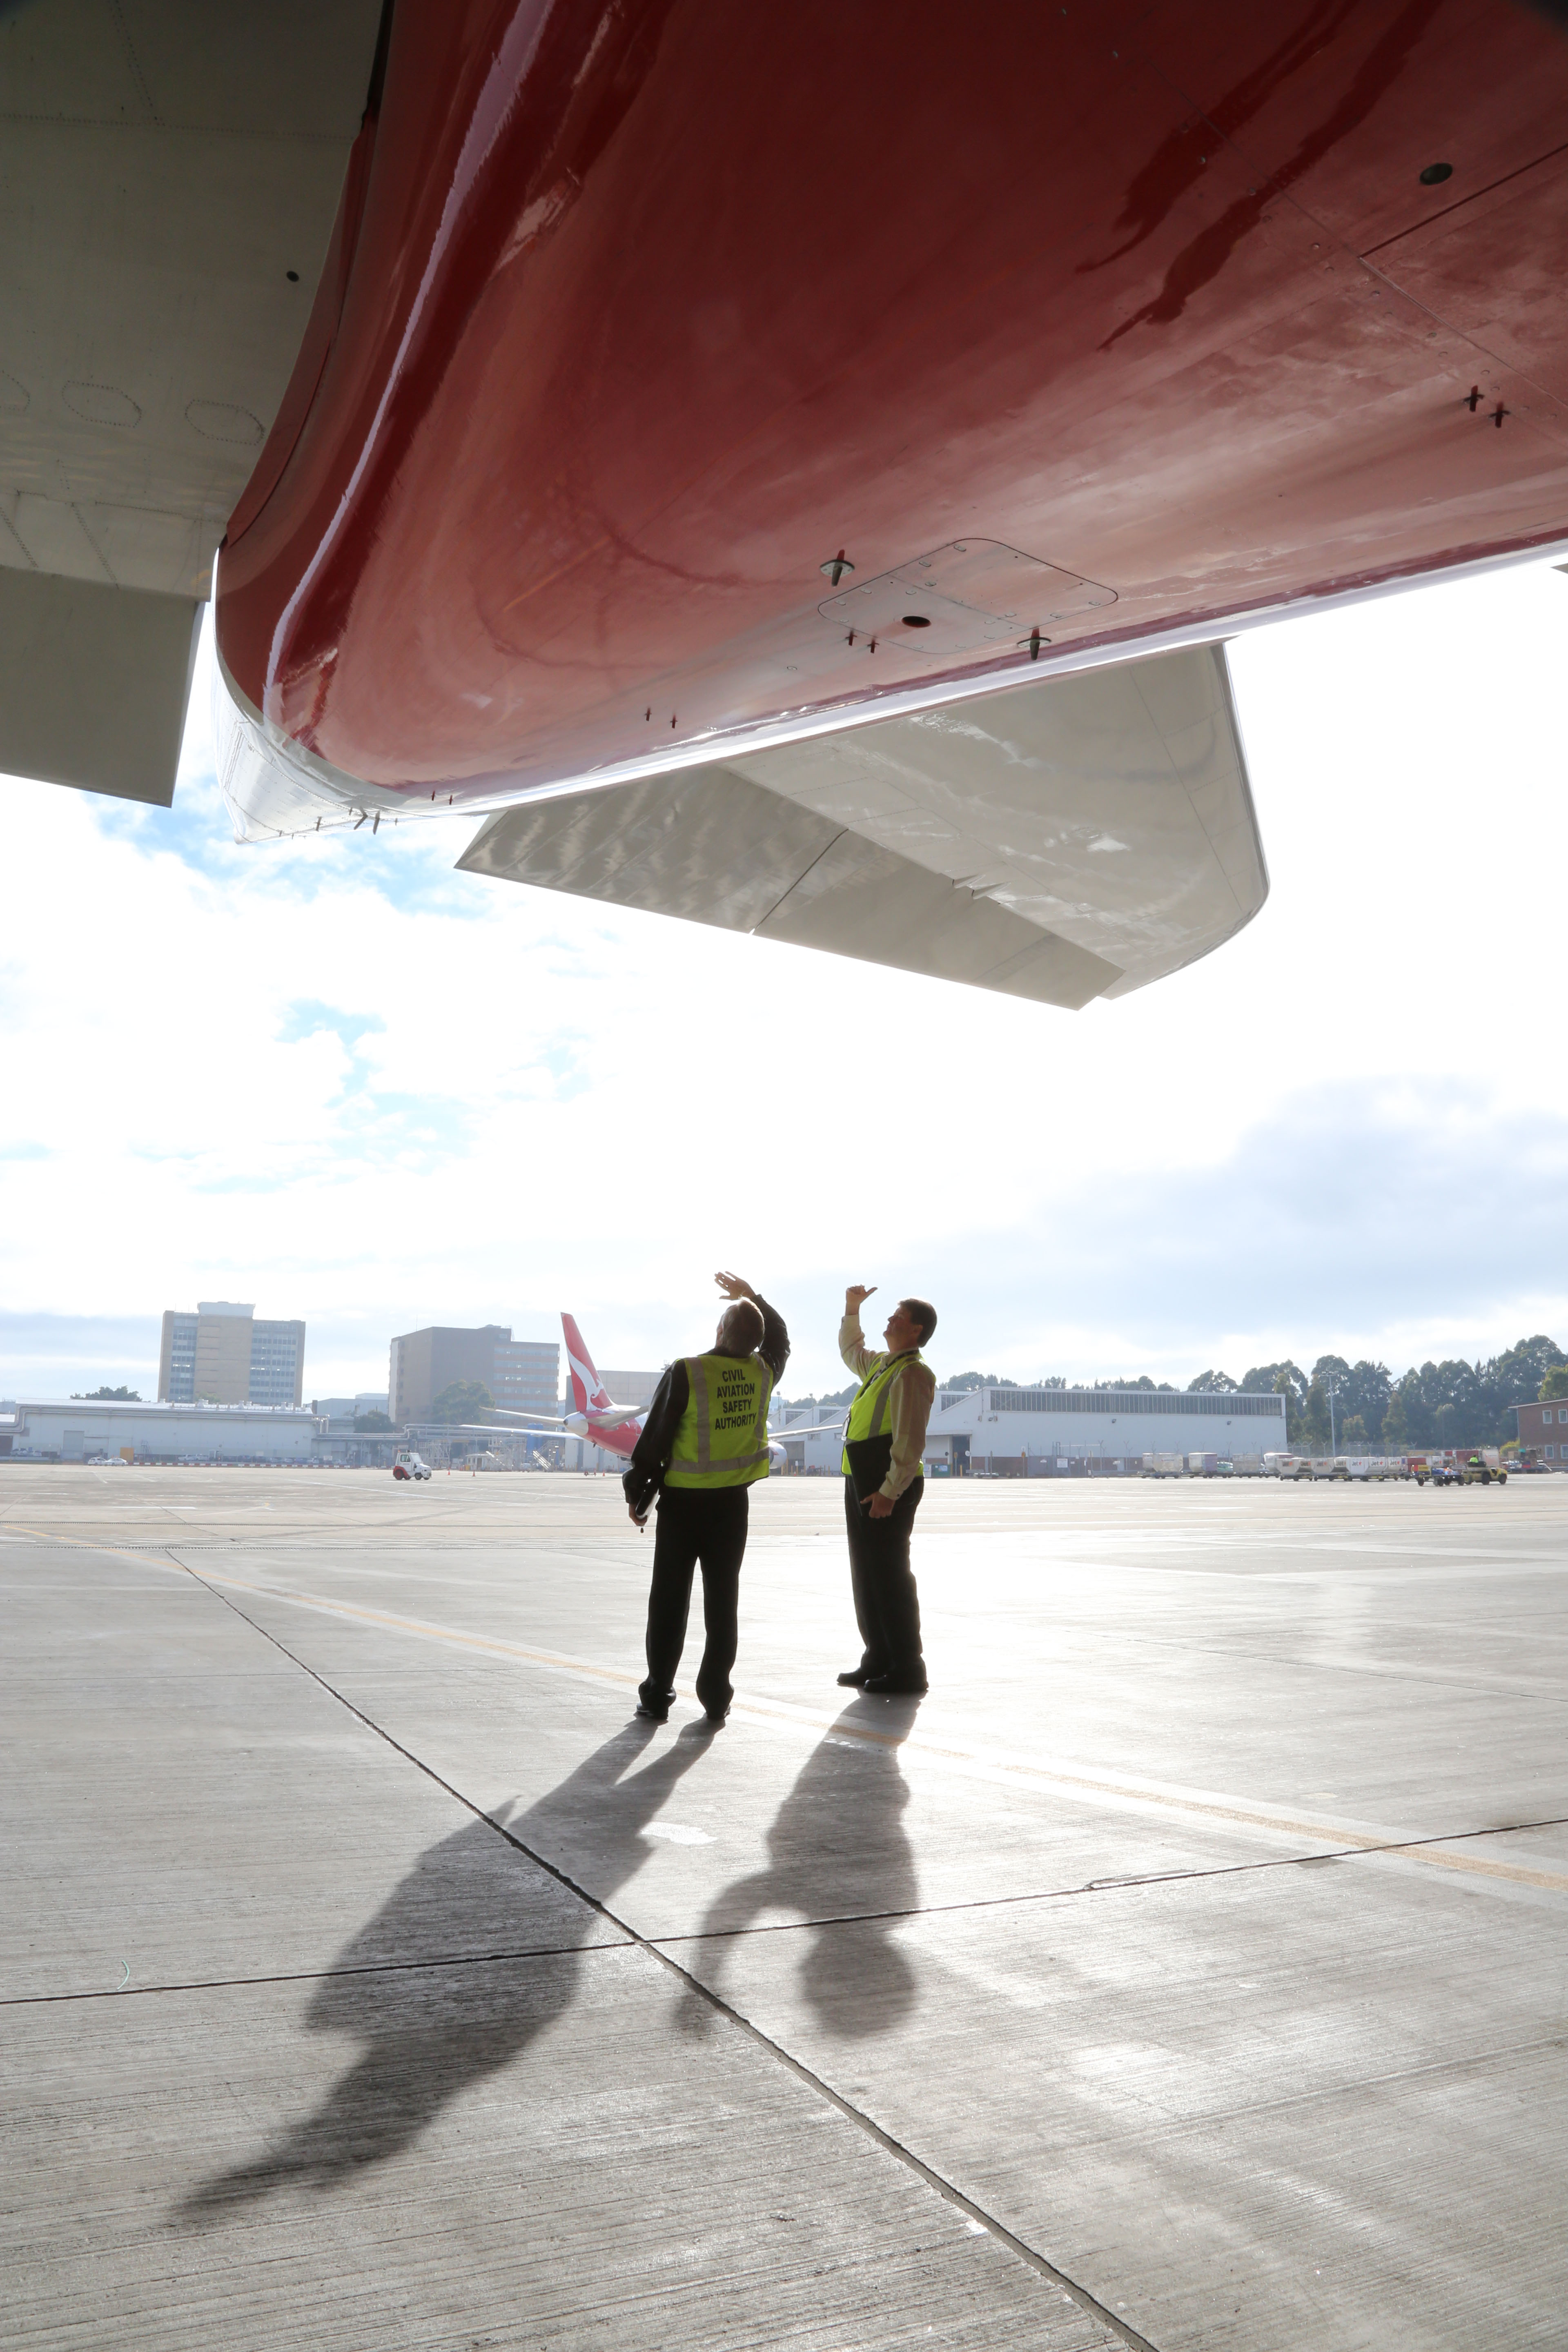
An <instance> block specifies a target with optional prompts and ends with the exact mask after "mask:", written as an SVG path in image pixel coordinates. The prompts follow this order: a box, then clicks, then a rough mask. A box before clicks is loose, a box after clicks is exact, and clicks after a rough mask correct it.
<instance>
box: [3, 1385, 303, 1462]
mask: <svg viewBox="0 0 1568 2352" xmlns="http://www.w3.org/2000/svg"><path fill="white" fill-rule="evenodd" d="M324 1426H325V1424H324V1423H323V1422H322V1421H321V1420H320V1419H319V1418H318V1416H317V1415H316V1414H315V1413H313V1412H310V1410H309V1409H308V1408H306V1407H300V1406H293V1405H267V1404H148V1403H117V1402H113V1403H111V1402H100V1401H98V1400H97V1399H89V1398H85V1397H69V1398H59V1397H53V1398H33V1397H25V1398H22V1399H20V1400H13V1401H11V1402H3V1403H0V1460H5V1459H6V1458H7V1457H9V1458H10V1459H11V1460H12V1461H19V1462H91V1461H95V1460H98V1459H104V1460H108V1461H110V1462H113V1461H119V1460H126V1459H129V1460H133V1461H137V1462H191V1461H197V1462H214V1463H216V1462H276V1463H310V1462H312V1461H320V1460H321V1459H323V1458H324V1456H323V1454H322V1451H321V1447H319V1446H318V1444H317V1442H316V1441H317V1438H318V1435H319V1433H321V1431H322V1429H323V1428H324Z"/></svg>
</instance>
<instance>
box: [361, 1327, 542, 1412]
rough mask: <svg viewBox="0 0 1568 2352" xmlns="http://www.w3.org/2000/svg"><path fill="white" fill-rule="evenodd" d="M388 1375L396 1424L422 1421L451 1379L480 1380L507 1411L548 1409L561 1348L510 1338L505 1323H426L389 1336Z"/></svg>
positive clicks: (530, 1340) (390, 1406)
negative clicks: (419, 1328) (475, 1325)
mask: <svg viewBox="0 0 1568 2352" xmlns="http://www.w3.org/2000/svg"><path fill="white" fill-rule="evenodd" d="M388 1375H389V1377H388V1381H387V1391H388V1395H389V1397H390V1399H391V1402H390V1403H389V1404H388V1406H387V1411H388V1412H389V1413H390V1414H391V1415H392V1418H393V1420H394V1421H395V1422H396V1423H398V1424H399V1426H405V1425H406V1423H409V1422H417V1421H425V1420H427V1419H428V1417H429V1414H430V1410H431V1407H432V1406H433V1405H434V1404H435V1402H436V1400H437V1397H438V1396H439V1395H440V1394H441V1391H443V1389H447V1388H450V1386H451V1385H452V1383H453V1381H483V1382H484V1384H485V1386H486V1388H487V1389H489V1392H490V1395H491V1396H492V1397H493V1398H494V1400H495V1402H496V1403H497V1404H499V1405H506V1406H508V1407H510V1410H512V1411H513V1412H554V1411H555V1410H556V1402H557V1397H558V1393H559V1391H558V1382H559V1381H560V1377H561V1349H560V1348H559V1346H558V1345H557V1343H556V1342H555V1341H554V1340H552V1339H513V1338H512V1336H511V1326H510V1324H501V1323H482V1324H480V1325H479V1327H478V1328H463V1327H461V1326H458V1325H455V1324H431V1325H429V1326H428V1327H427V1328H426V1329H425V1330H423V1331H405V1332H403V1333H402V1334H401V1335H400V1336H399V1337H398V1338H397V1339H394V1341H393V1342H392V1352H391V1359H390V1362H389V1364H388Z"/></svg>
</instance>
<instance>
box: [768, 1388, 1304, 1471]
mask: <svg viewBox="0 0 1568 2352" xmlns="http://www.w3.org/2000/svg"><path fill="white" fill-rule="evenodd" d="M843 1412H844V1408H843V1407H842V1406H841V1405H839V1406H826V1405H813V1406H808V1407H806V1408H805V1409H804V1411H803V1412H801V1414H800V1415H799V1417H798V1418H795V1417H794V1416H786V1418H785V1419H784V1421H783V1422H782V1423H780V1424H778V1425H777V1426H775V1428H774V1431H773V1434H774V1436H775V1437H778V1438H782V1439H783V1441H784V1450H785V1453H786V1455H787V1457H788V1461H789V1466H790V1468H791V1469H792V1470H796V1469H798V1470H805V1471H816V1472H828V1471H837V1468H838V1465H839V1458H840V1449H841V1440H840V1439H839V1438H837V1437H833V1436H829V1435H826V1434H819V1433H817V1431H816V1428H815V1427H814V1426H813V1424H814V1423H817V1422H819V1421H822V1420H824V1419H826V1420H828V1421H840V1422H841V1421H842V1418H843ZM797 1432H798V1445H799V1451H798V1454H797V1452H796V1433H797ZM1284 1445H1285V1400H1284V1398H1283V1397H1282V1396H1275V1395H1273V1394H1272V1393H1269V1394H1258V1393H1247V1392H1244V1391H1240V1390H1232V1391H1229V1392H1224V1391H1214V1392H1210V1391H1204V1392H1202V1393H1194V1392H1193V1391H1189V1390H1184V1389H1096V1388H1088V1389H1084V1388H1078V1389H1066V1388H979V1389H939V1390H938V1391H937V1394H936V1399H935V1402H934V1403H933V1404H932V1407H931V1426H930V1428H929V1430H928V1431H927V1433H926V1448H925V1465H926V1469H927V1472H928V1473H929V1474H930V1475H934V1476H938V1477H941V1476H949V1477H957V1478H962V1477H967V1476H973V1475H991V1476H994V1477H1002V1478H1051V1477H1061V1476H1078V1477H1089V1476H1110V1477H1115V1476H1123V1477H1125V1476H1129V1475H1137V1474H1138V1473H1140V1472H1141V1471H1142V1467H1143V1456H1144V1455H1145V1454H1156V1453H1158V1454H1199V1453H1207V1454H1222V1455H1228V1456H1230V1457H1232V1458H1234V1457H1235V1456H1237V1455H1238V1454H1240V1455H1244V1456H1250V1455H1254V1454H1256V1455H1259V1456H1260V1455H1262V1454H1268V1453H1278V1452H1280V1451H1282V1450H1283V1448H1284Z"/></svg>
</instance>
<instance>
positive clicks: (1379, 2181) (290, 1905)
mask: <svg viewBox="0 0 1568 2352" xmlns="http://www.w3.org/2000/svg"><path fill="white" fill-rule="evenodd" d="M651 1549H652V1547H651V1542H650V1541H649V1540H648V1539H647V1538H639V1537H638V1536H637V1533H636V1531H635V1530H634V1529H633V1528H630V1526H629V1525H628V1524H627V1521H626V1516H625V1511H624V1507H622V1504H621V1500H620V1494H619V1488H618V1486H617V1485H616V1483H615V1482H614V1481H612V1480H610V1479H602V1480H601V1479H580V1478H569V1477H549V1476H536V1477H520V1476H505V1475H489V1476H481V1477H477V1478H476V1477H464V1476H461V1475H453V1476H449V1477H448V1476H442V1475H437V1477H436V1478H435V1479H434V1480H433V1481H432V1482H431V1483H430V1484H429V1485H427V1486H406V1485H402V1484H398V1483H395V1482H394V1481H393V1480H392V1479H391V1477H390V1476H388V1475H386V1474H384V1473H381V1474H374V1473H369V1472H365V1473H332V1474H326V1473H321V1474H309V1473H300V1472H272V1473H266V1472H245V1471H205V1470H184V1471H179V1470H170V1471H160V1470H143V1469H125V1468H118V1467H117V1468H113V1469H94V1468H91V1467H71V1466H66V1465H61V1466H58V1467H55V1466H49V1467H32V1466H28V1465H6V1466H5V1468H4V1469H0V1575H3V1576H4V1580H5V1629H6V1640H5V1664H4V1672H5V1693H4V1714H3V1732H4V1738H5V1743H6V1748H7V1751H8V1752H7V1756H6V1761H5V1773H4V1777H3V1780H0V1803H3V1804H4V1808H5V1850H6V1857H7V1873H6V1876H7V1901H6V1904H5V1916H4V1921H3V1923H0V2029H3V2032H4V2037H5V2074H4V2090H5V2143H4V2144H5V2159H6V2168H7V2173H8V2176H9V2179H8V2188H7V2192H6V2196H5V2221H4V2225H3V2226H4V2231H5V2240H4V2245H5V2280H6V2286H5V2303H6V2311H7V2317H6V2341H7V2343H9V2344H14V2345H17V2346H26V2347H46V2346H47V2347H88V2346H92V2347H101V2346H105V2345H112V2346H114V2347H117V2352H120V2347H156V2352H197V2347H201V2352H216V2347H224V2352H227V2348H228V2347H271V2346H275V2345H289V2346H290V2347H305V2352H315V2347H334V2348H335V2347H343V2352H351V2347H352V2352H383V2347H398V2352H403V2347H420V2352H447V2347H450V2352H459V2347H461V2352H474V2348H475V2347H511V2346H519V2347H521V2346H527V2347H563V2348H564V2347H573V2352H575V2347H581V2346H593V2347H606V2352H613V2347H622V2346H630V2345H637V2346H641V2345H657V2346H659V2347H666V2346H670V2345H675V2344H686V2345H690V2346H693V2347H700V2348H701V2352H731V2347H733V2352H741V2348H742V2347H769V2346H783V2347H800V2352H849V2347H857V2352H858V2347H868V2352H893V2347H920V2346H930V2345H932V2344H936V2345H942V2346H953V2347H964V2352H968V2348H969V2347H973V2352H1011V2347H1030V2352H1112V2347H1117V2346H1121V2345H1133V2346H1153V2347H1156V2352H1361V2347H1366V2352H1373V2347H1377V2352H1428V2347H1431V2352H1436V2347H1444V2352H1447V2348H1448V2347H1453V2352H1459V2347H1464V2352H1472V2347H1479V2346H1483V2345H1484V2346H1485V2347H1488V2352H1513V2347H1526V2346H1529V2347H1559V2348H1560V2347H1563V2346H1564V2345H1565V2344H1568V2317H1565V2313H1568V2258H1565V2255H1564V2244H1565V2241H1568V2233H1565V2231H1564V2228H1563V2213H1564V2201H1565V2200H1564V2190H1565V2187H1568V1933H1565V1929H1568V1761H1565V1759H1564V1753H1563V1748H1564V1743H1563V1726H1564V1722H1565V1720H1568V1715H1565V1708H1564V1699H1565V1696H1568V1694H1565V1690H1564V1683H1565V1680H1568V1673H1565V1669H1568V1574H1565V1571H1568V1479H1564V1478H1538V1479H1514V1480H1510V1483H1509V1485H1508V1486H1507V1487H1506V1489H1501V1490H1500V1489H1498V1488H1495V1487H1493V1488H1487V1489H1483V1488H1468V1489H1465V1490H1463V1491H1458V1492H1452V1493H1450V1492H1436V1491H1434V1490H1433V1489H1431V1488H1426V1489H1418V1488H1415V1487H1406V1486H1399V1487H1376V1488H1371V1489H1363V1488H1346V1487H1309V1486H1284V1487H1280V1486H1276V1485H1272V1484H1264V1483H1260V1482H1247V1483H1243V1484H1237V1485H1231V1484H1228V1483H1227V1484H1224V1485H1220V1484H1212V1483H1205V1482H1194V1483H1191V1484H1187V1483H1184V1484H1180V1485H1176V1484H1169V1483H1158V1484H1156V1483H1152V1482H1150V1483H1145V1482H1142V1481H1138V1482H1133V1481H1128V1482H1125V1483H1123V1482H1121V1481H1114V1482H1113V1481H1110V1480H1107V1481H1105V1482H1103V1483H1101V1482H1094V1483H1090V1482H1088V1481H1074V1482H1071V1483H1068V1482H1067V1481H1062V1482H1059V1483H1055V1482H1053V1483H1050V1484H1045V1483H1034V1484H1029V1485H1024V1484H1017V1485H1011V1484H982V1483H979V1482H976V1483H973V1484H968V1483H966V1484H961V1485H955V1486H943V1485H937V1486H933V1487H932V1488H931V1491H930V1492H929V1494H928V1496H927V1498H926V1501H925V1504H924V1506H923V1508H922V1511H921V1518H920V1521H919V1523H918V1529H917V1536H916V1563H917V1569H918V1571H919V1575H920V1580H921V1597H922V1604H923V1609H924V1615H925V1622H926V1633H927V1651H928V1656H929V1659H930V1663H931V1677H932V1687H931V1694H930V1696H929V1697H928V1698H927V1699H926V1700H925V1701H924V1702H923V1703H917V1702H914V1701H910V1700H873V1699H868V1698H866V1697H863V1696H857V1695H855V1694H853V1693H845V1692H840V1691H838V1690H837V1689H836V1687H835V1685H834V1679H833V1678H834V1675H835V1673H836V1671H837V1669H838V1668H840V1667H842V1666H847V1665H848V1664H851V1663H852V1662H853V1660H854V1658H855V1656H856V1654H857V1651H858V1643H857V1642H856V1638H855V1633H854V1625H853V1620H852V1616H851V1612H850V1609H849V1602H848V1589H847V1570H846V1565H845V1560H844V1555H843V1530H842V1519H841V1503H840V1497H839V1491H838V1487H837V1483H836V1482H832V1481H828V1480H815V1479H814V1480H775V1481H773V1482H772V1483H770V1484H769V1485H768V1486H765V1487H763V1488H761V1489H759V1490H756V1492H755V1493H754V1496H753V1507H752V1542H751V1549H750V1551H749V1554H748V1559H747V1563H746V1568H745V1571H744V1574H743V1578H742V1647H741V1657H740V1662H739V1665H738V1669H737V1675H736V1684H737V1692H738V1696H737V1701H736V1706H735V1708H734V1711H733V1713H732V1715H731V1719H730V1722H729V1724H728V1726H727V1727H725V1728H724V1729H723V1730H721V1731H720V1732H718V1733H710V1732H709V1731H708V1730H707V1729H706V1727H704V1725H703V1723H702V1719H701V1717H700V1713H699V1711H698V1709H697V1708H696V1706H695V1704H694V1703H693V1702H692V1701H691V1700H690V1698H689V1692H690V1685H691V1678H692V1676H693V1675H694V1673H695V1670H696V1664H697V1658H698V1654H699V1644H700V1633H699V1629H698V1628H697V1627H696V1626H695V1625H694V1627H693V1631H692V1634H691V1636H690V1638H689V1647H688V1654H687V1657H686V1660H685V1662H684V1664H683V1669H682V1674H681V1677H680V1685H681V1690H682V1693H683V1697H682V1701H681V1703H680V1705H679V1706H678V1707H677V1710H676V1712H675V1715H674V1716H673V1717H672V1719H671V1721H670V1723H669V1725H668V1727H662V1728H656V1727H652V1726H649V1725H647V1724H645V1723H637V1722H634V1721H633V1720H632V1718H631V1710H632V1706H633V1705H634V1702H635V1692H636V1685H637V1681H638V1680H639V1678H640V1676H641V1674H642V1671H643V1669H642V1662H641V1656H640V1649H641V1631H642V1616H643V1608H644V1603H645V1600H646V1594H647V1570H648V1566H649V1561H650V1557H651ZM695 1614H696V1612H695V1610H694V1615H695Z"/></svg>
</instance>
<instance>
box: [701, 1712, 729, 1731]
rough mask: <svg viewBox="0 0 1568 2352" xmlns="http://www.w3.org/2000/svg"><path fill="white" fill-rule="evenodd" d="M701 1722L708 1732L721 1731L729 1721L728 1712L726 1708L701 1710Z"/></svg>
mask: <svg viewBox="0 0 1568 2352" xmlns="http://www.w3.org/2000/svg"><path fill="white" fill-rule="evenodd" d="M703 1720H704V1721H705V1722H706V1724H707V1726H708V1728H709V1730H710V1731H722V1730H723V1728H724V1726H725V1725H726V1724H727V1723H728V1722H729V1720H730V1710H729V1708H728V1707H727V1706H721V1707H714V1706H710V1707H706V1708H704V1710H703Z"/></svg>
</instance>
